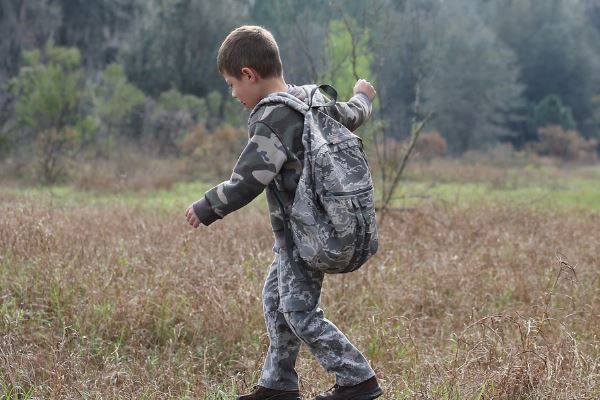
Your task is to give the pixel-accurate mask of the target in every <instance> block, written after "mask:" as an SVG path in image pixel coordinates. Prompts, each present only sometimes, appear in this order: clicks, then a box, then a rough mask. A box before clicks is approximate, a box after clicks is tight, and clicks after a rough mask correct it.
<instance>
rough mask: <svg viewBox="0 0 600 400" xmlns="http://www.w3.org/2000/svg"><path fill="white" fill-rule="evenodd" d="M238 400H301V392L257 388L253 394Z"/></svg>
mask: <svg viewBox="0 0 600 400" xmlns="http://www.w3.org/2000/svg"><path fill="white" fill-rule="evenodd" d="M237 400H300V392H299V391H298V390H292V391H287V390H275V389H269V388H266V387H263V386H255V387H254V390H253V391H252V393H249V394H244V395H242V396H239V397H238V398H237Z"/></svg>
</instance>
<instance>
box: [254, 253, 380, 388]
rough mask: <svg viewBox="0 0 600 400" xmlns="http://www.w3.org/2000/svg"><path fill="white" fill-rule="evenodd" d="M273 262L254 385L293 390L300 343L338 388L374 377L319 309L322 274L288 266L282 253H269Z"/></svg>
mask: <svg viewBox="0 0 600 400" xmlns="http://www.w3.org/2000/svg"><path fill="white" fill-rule="evenodd" d="M273 250H274V251H275V253H276V256H275V260H274V261H273V263H272V264H271V267H270V268H269V274H268V276H267V280H266V282H265V285H264V289H263V311H264V315H265V322H266V325H267V331H268V334H269V341H270V344H269V350H268V352H267V356H266V358H265V362H264V366H263V370H262V376H261V379H260V381H259V383H258V384H259V385H261V386H264V387H268V388H271V389H278V390H297V389H298V374H297V373H296V370H295V364H296V358H297V356H298V351H299V350H300V345H301V344H302V343H304V344H305V345H306V346H308V348H309V350H310V352H311V353H312V354H313V356H315V357H316V358H317V360H318V361H319V363H320V364H321V365H322V366H323V368H324V369H325V370H326V371H327V372H330V373H335V376H336V383H337V384H339V385H344V386H347V385H356V384H357V383H360V382H362V381H364V380H367V379H369V378H370V377H372V376H374V375H375V372H374V371H373V370H372V369H371V367H370V366H369V363H368V362H367V360H366V359H365V357H364V356H363V355H362V354H361V353H360V352H359V351H358V349H356V347H354V346H353V345H352V344H351V343H350V341H349V340H348V338H346V336H344V334H343V333H342V332H341V331H340V330H339V329H338V328H337V327H336V326H335V325H334V324H333V323H331V322H330V321H329V320H327V319H325V318H324V317H323V310H321V309H320V308H318V303H319V297H320V295H321V285H322V283H323V275H324V274H323V273H322V272H319V271H313V270H309V269H304V268H302V269H301V267H302V265H301V264H299V263H294V264H292V263H290V262H289V261H288V256H287V254H286V252H285V249H279V248H277V247H274V248H273Z"/></svg>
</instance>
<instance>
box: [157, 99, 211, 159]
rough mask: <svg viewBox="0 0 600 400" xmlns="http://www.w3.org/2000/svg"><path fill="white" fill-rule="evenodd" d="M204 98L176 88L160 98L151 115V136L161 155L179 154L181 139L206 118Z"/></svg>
mask: <svg viewBox="0 0 600 400" xmlns="http://www.w3.org/2000/svg"><path fill="white" fill-rule="evenodd" d="M206 116H207V105H206V101H205V100H204V99H200V98H198V97H196V96H191V95H183V94H181V93H179V92H178V91H177V90H175V89H171V90H169V91H167V92H164V93H162V94H161V95H160V97H159V98H158V101H157V102H156V104H155V106H154V109H153V111H152V113H151V116H150V130H151V136H152V138H153V139H154V140H155V141H156V143H157V145H158V152H159V154H161V155H165V154H175V155H178V154H179V150H180V149H179V145H178V143H179V141H181V140H182V139H183V138H184V137H185V135H186V134H187V133H188V132H189V131H190V130H191V129H193V127H194V126H195V125H196V124H198V123H199V122H200V121H203V120H205V119H206Z"/></svg>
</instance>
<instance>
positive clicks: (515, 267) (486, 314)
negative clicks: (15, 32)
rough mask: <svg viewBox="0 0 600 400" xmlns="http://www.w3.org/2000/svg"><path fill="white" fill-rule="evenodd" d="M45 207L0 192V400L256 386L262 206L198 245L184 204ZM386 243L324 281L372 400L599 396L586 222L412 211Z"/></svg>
mask: <svg viewBox="0 0 600 400" xmlns="http://www.w3.org/2000/svg"><path fill="white" fill-rule="evenodd" d="M596 182H597V181H596ZM44 193H45V192H44V191H42V190H40V191H36V192H35V193H33V194H32V193H29V192H26V191H25V190H21V189H15V190H3V191H0V215H1V217H0V399H3V400H8V399H25V398H29V399H34V398H35V399H77V398H85V399H88V398H89V399H100V398H103V399H105V398H106V399H113V398H114V399H116V398H122V399H167V398H168V399H231V398H234V397H235V394H236V393H238V392H243V391H245V390H246V389H248V388H249V387H251V386H252V385H253V384H255V383H256V381H257V379H258V374H259V372H260V367H261V365H262V360H263V357H264V355H265V352H266V348H267V343H268V339H267V336H266V332H265V328H264V322H263V319H262V309H261V304H260V293H261V289H262V284H263V279H264V278H265V276H266V273H267V268H268V266H269V264H270V262H271V261H272V259H273V255H274V254H273V253H272V251H271V246H272V238H271V234H270V231H269V225H268V221H267V216H266V213H265V212H264V210H263V209H262V206H263V205H264V204H263V203H261V201H258V202H257V204H258V206H257V205H254V206H250V207H248V208H246V209H244V210H242V211H239V212H238V213H235V214H232V215H230V216H228V217H227V218H226V220H224V221H218V222H216V223H215V224H214V225H212V226H211V227H210V228H205V227H201V228H199V229H198V230H193V229H192V228H190V227H189V226H186V224H185V218H184V215H183V214H184V211H185V208H184V206H185V205H187V203H186V202H187V200H188V199H177V200H175V201H174V202H169V201H167V202H165V203H164V204H163V203H160V204H162V205H157V204H159V203H152V202H150V203H144V202H139V203H136V202H132V201H96V202H90V201H87V200H89V199H91V198H94V197H96V195H94V194H93V193H92V194H79V195H77V193H79V192H77V193H75V192H73V193H72V194H73V196H71V195H70V194H69V195H68V196H66V197H69V198H70V199H71V200H68V199H67V198H66V197H58V198H57V197H56V196H51V195H47V194H44ZM199 194H201V193H200V192H196V193H188V194H187V196H188V197H189V198H190V199H191V198H194V197H195V196H196V195H199ZM77 196H80V197H77ZM130 196H131V197H133V198H143V197H149V196H151V195H149V194H148V193H144V192H141V193H135V194H132V195H130ZM115 198H116V197H115ZM73 199H74V200H73ZM380 236H381V246H380V251H379V252H378V254H377V255H376V257H375V258H374V259H372V260H371V261H370V262H369V263H368V264H367V265H366V266H365V267H363V268H362V269H361V270H359V271H357V272H355V273H352V274H349V275H345V276H328V277H327V278H326V281H325V285H324V289H323V297H322V307H323V308H324V310H325V313H326V316H327V317H328V318H329V319H331V320H332V321H334V322H335V323H336V324H337V325H338V326H340V327H341V328H342V330H343V331H344V332H345V333H346V334H347V335H348V336H349V337H350V338H351V339H352V340H353V341H354V342H355V343H356V344H357V346H358V347H359V348H360V349H361V350H363V352H364V353H365V354H366V355H367V356H368V358H369V359H370V360H371V362H372V365H373V367H374V369H375V370H376V371H377V373H378V375H379V377H380V379H381V382H382V385H383V387H384V390H385V392H386V394H385V395H384V396H383V397H382V398H384V399H598V398H600V213H598V211H597V209H595V210H594V209H591V208H585V207H583V208H581V207H580V208H577V207H575V208H573V207H551V206H546V205H545V204H544V205H543V206H540V205H539V203H533V202H532V204H527V202H526V201H520V202H517V203H513V202H512V201H498V200H497V199H494V200H480V201H473V202H470V203H469V205H468V206H467V207H465V206H464V204H459V203H458V202H455V201H449V200H447V199H443V198H441V199H440V198H437V199H424V200H422V201H416V202H414V201H413V203H412V204H411V205H410V207H404V208H403V209H401V210H399V211H396V212H395V213H394V214H393V215H390V216H389V217H388V218H386V219H385V223H384V225H383V226H382V227H381V232H380ZM297 368H298V371H299V374H300V376H301V389H302V392H303V394H304V396H305V398H311V397H310V396H311V395H314V394H315V393H317V392H319V391H321V390H324V389H327V388H329V387H330V386H331V385H332V384H333V377H332V376H328V375H326V374H325V373H324V371H323V370H322V369H321V368H320V366H319V365H318V364H317V363H316V362H315V361H314V360H313V359H312V357H311V356H310V354H309V353H308V352H307V350H306V348H304V347H303V349H302V351H301V354H300V358H299V362H298V365H297Z"/></svg>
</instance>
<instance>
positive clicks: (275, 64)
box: [217, 25, 283, 79]
mask: <svg viewBox="0 0 600 400" xmlns="http://www.w3.org/2000/svg"><path fill="white" fill-rule="evenodd" d="M217 66H218V68H219V72H220V73H221V75H222V74H223V73H227V74H228V75H231V76H233V77H235V78H236V79H240V78H241V76H242V72H241V71H242V68H244V67H250V68H253V69H255V70H256V72H258V74H259V75H260V76H261V78H272V77H279V76H281V75H282V74H283V67H282V66H281V58H280V57H279V47H278V46H277V42H276V41H275V38H274V37H273V35H272V34H271V32H269V31H268V30H266V29H265V28H263V27H261V26H255V25H244V26H240V27H239V28H236V29H234V30H233V31H232V32H231V33H230V34H229V35H227V37H226V38H225V40H224V41H223V43H221V47H220V48H219V53H218V54H217Z"/></svg>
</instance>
